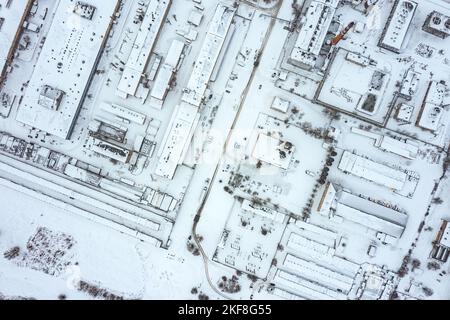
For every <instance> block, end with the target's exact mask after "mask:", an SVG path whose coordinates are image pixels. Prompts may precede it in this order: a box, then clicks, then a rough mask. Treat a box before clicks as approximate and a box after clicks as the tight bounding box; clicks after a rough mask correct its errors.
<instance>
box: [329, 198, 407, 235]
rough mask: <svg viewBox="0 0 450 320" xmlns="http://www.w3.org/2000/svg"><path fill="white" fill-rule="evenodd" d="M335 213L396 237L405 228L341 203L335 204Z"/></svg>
mask: <svg viewBox="0 0 450 320" xmlns="http://www.w3.org/2000/svg"><path fill="white" fill-rule="evenodd" d="M336 214H337V215H339V216H341V217H343V218H345V219H347V220H350V221H353V222H355V223H357V224H360V225H363V226H365V227H367V228H369V229H372V230H376V231H380V232H383V233H386V234H388V235H391V236H393V237H396V238H400V236H401V235H402V233H403V230H404V229H405V227H403V226H400V225H398V224H395V223H392V222H389V221H387V220H384V219H381V218H379V217H376V216H374V215H370V214H368V213H367V212H364V211H361V210H358V209H355V208H352V207H349V206H347V205H345V204H342V203H338V204H337V207H336Z"/></svg>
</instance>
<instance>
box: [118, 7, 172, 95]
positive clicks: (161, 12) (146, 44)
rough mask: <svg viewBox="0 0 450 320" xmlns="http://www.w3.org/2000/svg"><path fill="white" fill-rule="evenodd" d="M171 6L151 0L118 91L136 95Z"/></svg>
mask: <svg viewBox="0 0 450 320" xmlns="http://www.w3.org/2000/svg"><path fill="white" fill-rule="evenodd" d="M170 4H171V0H151V1H150V3H149V4H148V7H147V10H146V12H145V16H144V19H143V21H142V25H141V27H140V28H139V32H138V34H137V36H136V39H135V40H134V44H133V48H132V50H131V53H130V56H129V57H128V60H127V62H126V64H125V68H124V71H123V74H122V77H121V79H120V81H119V85H118V87H117V89H118V90H120V91H122V92H124V93H126V94H129V95H134V94H135V93H136V90H137V87H138V85H139V82H140V80H141V76H142V74H143V73H144V71H145V68H146V67H147V62H148V59H149V57H150V54H151V52H152V49H153V46H154V44H155V42H156V39H157V37H158V34H159V30H160V28H161V25H162V24H163V22H164V21H165V17H166V14H167V11H168V9H169V7H170Z"/></svg>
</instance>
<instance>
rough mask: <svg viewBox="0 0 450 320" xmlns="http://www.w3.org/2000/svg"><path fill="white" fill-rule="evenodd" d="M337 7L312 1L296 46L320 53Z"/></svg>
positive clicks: (305, 50)
mask: <svg viewBox="0 0 450 320" xmlns="http://www.w3.org/2000/svg"><path fill="white" fill-rule="evenodd" d="M335 8H336V6H334V7H333V6H330V4H325V3H323V2H321V1H312V2H311V4H310V5H309V7H308V9H307V10H306V13H305V16H304V19H305V21H304V23H303V25H302V27H301V29H300V32H299V34H298V37H297V40H296V42H295V48H298V49H300V50H302V51H304V52H308V53H311V54H314V55H318V54H319V53H320V49H321V48H322V45H323V42H324V40H325V36H326V35H327V32H328V29H329V28H330V24H331V21H332V20H333V16H334V12H335Z"/></svg>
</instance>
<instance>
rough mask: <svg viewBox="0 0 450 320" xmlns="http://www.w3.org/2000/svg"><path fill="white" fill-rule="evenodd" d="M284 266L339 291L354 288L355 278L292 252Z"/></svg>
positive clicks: (285, 260)
mask: <svg viewBox="0 0 450 320" xmlns="http://www.w3.org/2000/svg"><path fill="white" fill-rule="evenodd" d="M283 267H284V268H287V269H289V270H291V271H292V272H294V273H296V274H299V275H301V276H302V277H304V278H306V279H309V280H310V281H313V282H316V283H318V284H321V285H323V286H325V287H328V288H330V289H332V290H333V291H338V292H344V293H348V292H349V291H350V289H351V288H352V285H353V281H354V280H353V278H351V277H349V276H347V275H344V274H342V273H339V272H336V271H334V270H331V269H328V268H326V267H324V266H321V265H318V264H316V263H315V262H312V261H307V260H304V259H302V258H299V257H296V256H294V255H292V254H287V255H286V257H285V259H284V261H283Z"/></svg>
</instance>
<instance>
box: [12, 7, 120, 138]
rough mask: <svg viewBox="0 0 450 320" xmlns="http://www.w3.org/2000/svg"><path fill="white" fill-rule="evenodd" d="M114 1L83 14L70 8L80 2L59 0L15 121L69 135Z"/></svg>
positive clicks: (103, 42)
mask: <svg viewBox="0 0 450 320" xmlns="http://www.w3.org/2000/svg"><path fill="white" fill-rule="evenodd" d="M118 3H119V2H118V1H108V2H106V3H104V4H102V5H101V6H98V7H95V12H93V14H92V15H91V16H86V17H85V16H84V15H82V14H81V15H80V14H79V13H78V11H77V10H75V9H76V7H77V6H80V5H81V4H79V3H78V2H76V3H74V2H73V1H70V0H62V1H61V3H60V4H59V5H58V8H57V11H56V13H55V17H54V19H53V21H52V24H51V27H50V30H49V32H48V35H47V37H46V41H45V43H44V46H43V48H42V51H41V53H40V55H39V59H38V61H37V63H36V68H35V70H34V72H33V75H32V77H31V80H30V82H29V84H28V87H27V89H26V91H25V95H24V97H23V100H22V103H21V106H20V108H19V110H18V113H17V116H16V120H17V121H19V122H22V123H24V124H26V125H28V126H30V127H32V128H37V129H39V130H42V131H45V132H47V133H49V134H51V135H54V136H56V137H59V138H62V139H69V137H70V135H71V133H72V129H73V127H74V125H75V122H76V119H77V117H78V113H79V111H80V108H81V105H82V103H83V101H84V98H85V96H86V93H87V90H88V87H89V83H90V81H91V79H92V77H93V75H94V74H95V71H96V70H95V68H96V65H97V63H98V60H99V57H100V55H101V52H102V49H103V46H104V44H105V41H106V39H107V38H108V34H109V31H110V28H111V23H112V19H111V17H112V16H113V14H114V12H115V11H116V10H117V5H118ZM82 5H83V6H90V5H88V4H87V3H83V4H82ZM92 8H93V7H92ZM52 97H53V98H52Z"/></svg>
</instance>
